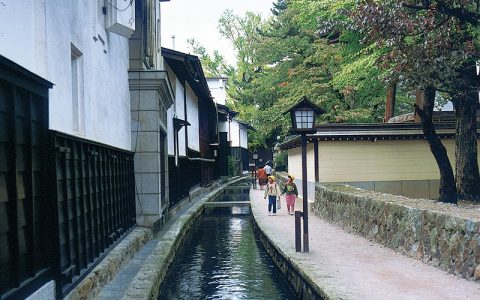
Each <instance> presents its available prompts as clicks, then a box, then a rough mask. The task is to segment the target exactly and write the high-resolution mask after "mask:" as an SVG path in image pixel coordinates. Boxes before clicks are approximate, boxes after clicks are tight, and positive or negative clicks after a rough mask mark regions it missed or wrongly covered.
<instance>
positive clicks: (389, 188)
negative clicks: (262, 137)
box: [281, 123, 480, 199]
mask: <svg viewBox="0 0 480 300" xmlns="http://www.w3.org/2000/svg"><path fill="white" fill-rule="evenodd" d="M436 131H437V134H438V135H439V137H440V138H441V139H442V143H443V144H444V146H445V148H446V149H447V152H448V157H449V159H450V162H451V164H452V166H454V165H455V128H454V124H453V123H446V124H437V125H436ZM479 137H480V134H479ZM308 140H309V143H308V144H307V177H308V178H307V180H308V183H309V184H308V189H309V191H308V192H309V197H313V195H314V185H315V183H316V182H319V183H325V184H326V183H334V184H349V185H352V186H356V187H359V188H364V189H368V190H374V191H379V192H384V193H391V194H396V195H404V196H408V197H413V198H427V199H437V198H438V195H439V179H440V173H439V170H438V166H437V163H436V161H435V159H434V157H433V155H432V153H431V151H430V147H429V145H428V142H427V141H426V140H425V137H424V134H423V131H422V129H421V126H420V124H418V123H386V124H327V125H319V126H317V133H315V134H312V135H308ZM299 143H300V140H299V138H296V139H292V140H290V141H288V142H284V143H283V144H282V145H281V147H282V149H284V150H288V172H289V173H290V174H292V175H294V176H295V178H296V180H297V181H298V183H297V186H298V187H299V188H300V189H301V184H300V183H301V179H302V170H301V166H302V163H301V162H302V155H301V147H300V145H299ZM479 161H480V155H479ZM311 199H313V198H311Z"/></svg>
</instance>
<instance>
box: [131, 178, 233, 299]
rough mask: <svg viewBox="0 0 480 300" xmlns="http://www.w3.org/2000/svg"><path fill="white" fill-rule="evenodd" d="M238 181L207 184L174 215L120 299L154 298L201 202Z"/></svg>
mask: <svg viewBox="0 0 480 300" xmlns="http://www.w3.org/2000/svg"><path fill="white" fill-rule="evenodd" d="M241 180H242V178H239V179H234V180H231V181H229V182H228V183H227V184H224V185H222V186H220V187H216V186H211V187H209V188H207V189H206V191H209V193H208V194H207V195H205V196H202V197H201V199H199V200H198V201H196V202H195V203H193V205H192V206H191V207H190V208H188V210H187V211H186V212H184V213H182V214H181V215H180V216H178V218H177V219H176V220H175V222H174V223H173V224H172V225H171V226H170V227H169V228H168V229H166V230H165V232H162V235H161V238H160V241H159V242H158V244H157V245H156V246H155V248H154V250H153V251H152V253H151V254H150V255H149V256H148V258H147V259H146V261H145V262H144V263H143V266H142V268H141V269H140V271H139V272H138V274H137V275H136V276H135V278H134V279H133V281H132V282H131V283H130V285H129V286H128V287H127V290H126V292H125V295H124V297H123V298H122V299H125V300H127V299H157V297H158V293H159V290H160V285H161V284H162V282H163V280H164V279H165V277H166V275H167V272H168V268H169V267H170V265H171V264H172V262H173V260H174V259H175V252H176V251H177V249H178V247H179V246H180V245H181V243H182V241H183V240H184V238H185V236H186V234H187V232H188V231H189V230H190V228H191V227H192V226H194V225H195V223H196V222H197V220H198V219H199V218H200V216H201V215H202V213H203V209H204V205H203V204H204V203H205V202H208V201H210V200H211V199H216V198H217V197H218V196H219V195H220V194H221V193H222V192H223V190H224V189H225V188H226V187H227V186H228V185H231V184H234V183H236V182H239V181H241Z"/></svg>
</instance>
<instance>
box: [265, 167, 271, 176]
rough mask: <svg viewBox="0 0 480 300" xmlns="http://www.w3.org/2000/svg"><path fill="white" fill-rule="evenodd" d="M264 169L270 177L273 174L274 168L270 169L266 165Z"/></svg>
mask: <svg viewBox="0 0 480 300" xmlns="http://www.w3.org/2000/svg"><path fill="white" fill-rule="evenodd" d="M263 169H265V173H267V174H268V175H270V174H272V167H270V166H269V165H266V166H265V168H263Z"/></svg>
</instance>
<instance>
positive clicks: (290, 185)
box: [282, 175, 298, 215]
mask: <svg viewBox="0 0 480 300" xmlns="http://www.w3.org/2000/svg"><path fill="white" fill-rule="evenodd" d="M294 180H295V177H293V176H292V175H288V177H287V181H286V182H285V185H284V187H283V191H282V195H283V194H286V196H285V201H286V202H287V213H288V214H290V215H293V212H294V209H295V200H296V199H297V196H298V189H297V185H296V184H295V183H294V182H293V181H294Z"/></svg>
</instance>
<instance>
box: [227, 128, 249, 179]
mask: <svg viewBox="0 0 480 300" xmlns="http://www.w3.org/2000/svg"><path fill="white" fill-rule="evenodd" d="M249 129H250V130H254V128H253V127H252V126H251V125H250V124H248V123H246V122H243V121H240V120H237V119H233V120H232V121H231V123H230V138H231V155H232V156H233V157H235V158H236V159H237V160H239V161H241V165H242V169H243V171H248V163H249V159H250V155H249V152H248V130H249Z"/></svg>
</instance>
